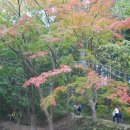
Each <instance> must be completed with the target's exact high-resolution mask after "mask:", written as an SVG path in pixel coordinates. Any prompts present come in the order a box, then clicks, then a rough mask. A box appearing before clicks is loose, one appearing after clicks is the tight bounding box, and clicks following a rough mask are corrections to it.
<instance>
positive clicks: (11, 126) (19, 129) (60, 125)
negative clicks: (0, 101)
mask: <svg viewBox="0 0 130 130" xmlns="http://www.w3.org/2000/svg"><path fill="white" fill-rule="evenodd" d="M79 118H84V117H83V116H77V115H74V114H73V113H71V117H64V118H63V119H61V120H60V121H58V122H55V123H54V128H55V130H67V126H68V124H70V122H71V120H75V119H79ZM86 118H87V119H92V117H90V116H87V117H86ZM98 121H99V122H102V123H103V124H105V125H106V126H107V125H108V124H109V125H114V126H116V127H118V128H119V127H121V128H123V129H124V130H127V129H130V125H128V124H124V123H120V124H117V123H113V122H112V121H110V120H106V119H101V118H98ZM2 127H4V129H2ZM6 129H7V130H30V126H26V125H20V126H17V124H15V123H14V122H11V121H0V130H6ZM123 129H122V130H123ZM37 130H49V128H48V126H45V127H38V128H37Z"/></svg>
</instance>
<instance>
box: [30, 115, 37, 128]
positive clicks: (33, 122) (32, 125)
mask: <svg viewBox="0 0 130 130" xmlns="http://www.w3.org/2000/svg"><path fill="white" fill-rule="evenodd" d="M30 118H31V129H30V130H37V128H36V115H35V114H31V115H30Z"/></svg>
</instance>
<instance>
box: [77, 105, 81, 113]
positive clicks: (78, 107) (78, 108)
mask: <svg viewBox="0 0 130 130" xmlns="http://www.w3.org/2000/svg"><path fill="white" fill-rule="evenodd" d="M80 113H81V104H78V106H77V115H79V116H80Z"/></svg>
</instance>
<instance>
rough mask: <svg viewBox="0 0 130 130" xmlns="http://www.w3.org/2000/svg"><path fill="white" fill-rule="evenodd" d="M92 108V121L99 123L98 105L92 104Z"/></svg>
mask: <svg viewBox="0 0 130 130" xmlns="http://www.w3.org/2000/svg"><path fill="white" fill-rule="evenodd" d="M90 107H91V110H92V119H93V121H94V122H96V121H97V114H96V104H95V103H92V102H91V103H90Z"/></svg>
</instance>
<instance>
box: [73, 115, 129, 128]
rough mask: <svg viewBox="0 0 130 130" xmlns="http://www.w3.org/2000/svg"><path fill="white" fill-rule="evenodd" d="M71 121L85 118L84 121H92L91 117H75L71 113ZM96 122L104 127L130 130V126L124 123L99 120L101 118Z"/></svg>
mask: <svg viewBox="0 0 130 130" xmlns="http://www.w3.org/2000/svg"><path fill="white" fill-rule="evenodd" d="M71 115H72V116H71V119H72V120H73V119H80V118H86V119H92V117H91V116H87V117H84V116H82V115H81V116H78V115H75V114H74V113H71ZM98 122H102V123H103V124H105V125H113V126H116V127H118V128H120V127H122V128H123V129H124V130H127V129H129V130H130V125H128V124H124V123H119V124H117V123H113V121H111V120H106V119H101V118H98Z"/></svg>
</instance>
